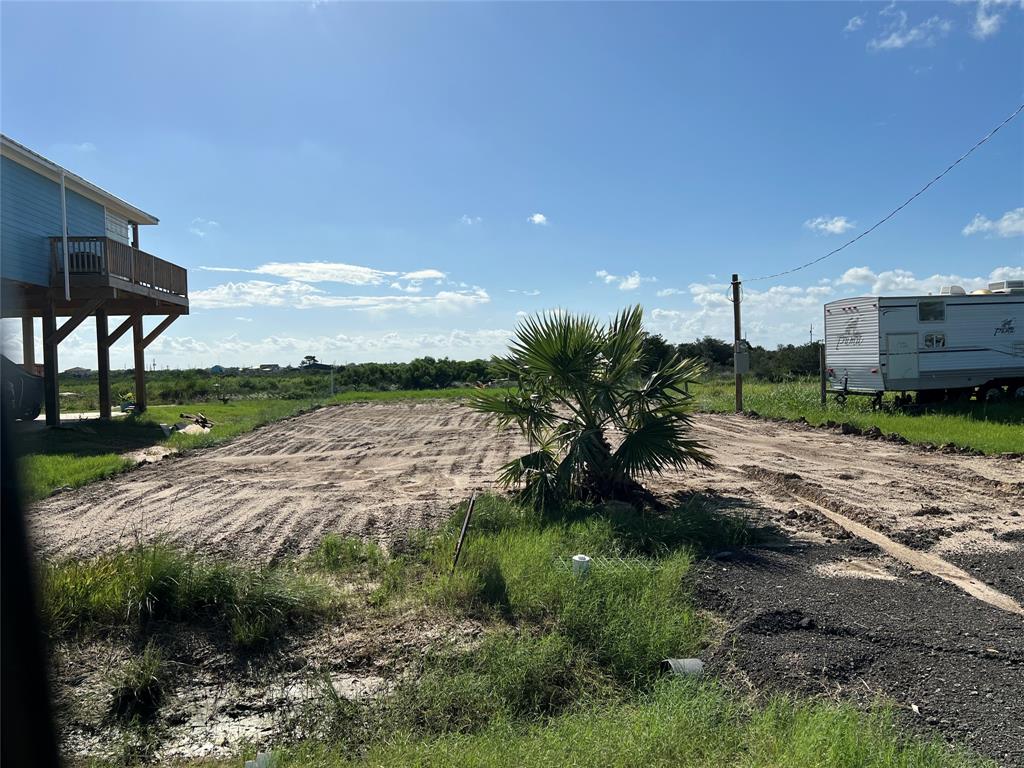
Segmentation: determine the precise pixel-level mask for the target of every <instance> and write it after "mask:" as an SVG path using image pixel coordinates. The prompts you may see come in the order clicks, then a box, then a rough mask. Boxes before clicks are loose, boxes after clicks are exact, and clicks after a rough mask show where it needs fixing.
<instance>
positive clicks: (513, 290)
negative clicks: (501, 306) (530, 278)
mask: <svg viewBox="0 0 1024 768" xmlns="http://www.w3.org/2000/svg"><path fill="white" fill-rule="evenodd" d="M508 292H509V293H518V294H521V295H523V296H540V291H538V290H537V289H536V288H534V289H533V290H530V291H521V290H519V289H518V288H509V289H508Z"/></svg>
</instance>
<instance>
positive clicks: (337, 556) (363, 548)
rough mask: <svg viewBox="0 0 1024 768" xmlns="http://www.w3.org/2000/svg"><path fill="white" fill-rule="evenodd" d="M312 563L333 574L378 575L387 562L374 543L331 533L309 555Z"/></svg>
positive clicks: (381, 551)
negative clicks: (361, 573) (362, 573)
mask: <svg viewBox="0 0 1024 768" xmlns="http://www.w3.org/2000/svg"><path fill="white" fill-rule="evenodd" d="M309 560H310V563H311V564H312V565H313V566H314V567H316V568H319V569H321V570H324V571H330V572H332V573H352V572H360V571H361V572H365V573H369V574H376V573H378V572H379V571H380V570H381V569H382V568H383V567H384V564H385V562H386V557H385V555H384V552H383V550H381V548H380V547H379V546H377V544H375V543H374V542H372V541H370V542H366V541H362V540H361V539H358V538H356V537H354V536H340V535H338V534H335V533H330V534H328V535H327V536H325V537H324V538H323V539H322V540H321V541H320V544H319V545H318V546H317V548H316V549H314V550H313V552H311V553H310V555H309Z"/></svg>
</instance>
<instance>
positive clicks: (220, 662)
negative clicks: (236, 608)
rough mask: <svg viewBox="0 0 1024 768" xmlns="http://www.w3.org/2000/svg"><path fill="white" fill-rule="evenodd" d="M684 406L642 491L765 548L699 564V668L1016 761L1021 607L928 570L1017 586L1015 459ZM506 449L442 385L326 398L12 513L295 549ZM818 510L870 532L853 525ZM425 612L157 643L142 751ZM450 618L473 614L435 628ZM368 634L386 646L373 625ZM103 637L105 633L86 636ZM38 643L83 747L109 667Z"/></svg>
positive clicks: (398, 653)
mask: <svg viewBox="0 0 1024 768" xmlns="http://www.w3.org/2000/svg"><path fill="white" fill-rule="evenodd" d="M696 421H697V426H698V428H699V430H700V433H701V434H702V435H703V436H705V437H706V441H707V443H708V446H709V448H710V450H711V451H712V453H713V455H714V457H715V459H716V460H717V461H718V462H719V466H718V468H717V469H715V470H711V471H701V472H686V473H684V472H679V473H672V474H670V475H668V476H666V477H664V478H661V479H659V480H658V481H657V482H655V483H653V487H652V489H653V490H654V491H656V492H657V493H658V494H659V495H661V496H663V497H668V496H670V495H672V494H674V493H681V494H684V495H689V494H692V493H694V492H700V493H703V494H706V495H707V496H709V497H710V498H712V499H714V500H716V501H717V503H718V504H719V506H720V507H722V508H724V509H727V510H728V509H731V510H733V511H735V512H737V513H740V514H743V515H745V516H746V517H748V518H750V519H752V520H753V521H754V522H755V523H756V524H758V525H762V526H766V527H768V528H770V529H773V530H774V531H775V533H776V535H774V536H773V537H772V539H771V542H769V544H768V545H767V546H761V547H757V548H750V549H746V550H739V551H736V552H721V553H717V554H715V555H714V557H711V558H709V559H708V560H707V561H706V562H705V563H704V564H703V565H702V566H701V567H700V568H699V575H698V578H697V585H696V587H697V590H696V591H697V596H698V598H699V599H700V600H701V602H702V603H703V604H704V605H706V606H707V607H709V608H711V609H713V610H715V611H717V612H718V613H719V614H721V615H722V616H724V617H725V619H726V622H727V624H728V629H727V631H726V636H725V638H724V639H723V641H722V642H721V643H719V644H718V645H717V646H716V647H715V648H713V649H708V651H707V653H706V656H707V659H708V661H709V664H710V665H711V669H713V670H714V671H715V672H716V673H718V674H721V675H723V676H724V677H725V678H726V679H731V680H732V681H733V682H734V683H735V684H737V685H739V686H741V687H745V686H750V687H751V688H752V689H753V690H757V691H761V690H766V689H768V690H770V689H773V688H781V689H783V690H790V691H792V690H795V691H799V692H801V693H811V694H816V695H823V696H828V697H836V698H844V699H850V698H853V699H855V700H862V701H865V702H871V701H874V700H876V698H877V697H879V696H881V697H883V698H885V699H887V700H889V701H892V702H894V703H895V705H896V707H897V709H898V711H900V712H901V713H903V717H904V718H905V719H906V721H907V722H908V723H909V724H910V725H911V726H912V727H917V728H920V729H922V730H924V731H926V732H929V733H931V734H932V735H935V734H939V735H942V736H944V737H947V738H950V739H953V740H955V741H956V742H958V743H961V744H963V743H966V744H968V745H970V746H972V747H974V748H976V749H978V750H979V751H980V752H982V753H983V754H987V755H989V756H991V757H994V758H995V759H996V760H997V761H999V762H1000V763H1001V764H1004V765H1024V622H1022V620H1021V617H1020V616H1019V615H1016V614H1015V613H1013V612H1012V611H1009V610H1005V609H1000V608H998V607H994V606H993V604H992V603H991V602H985V601H984V600H982V599H979V598H978V596H977V595H972V594H971V593H970V591H969V590H965V588H964V586H963V585H962V584H957V583H955V582H951V581H948V580H942V579H940V578H938V577H937V576H935V575H933V573H930V572H929V570H928V568H929V567H931V566H934V564H935V563H936V562H939V563H940V564H949V565H950V566H951V567H950V568H949V569H947V570H953V571H956V570H958V569H962V570H963V571H965V572H966V573H967V574H968V575H969V576H970V577H971V578H973V579H975V580H977V581H978V582H979V583H981V584H984V585H987V586H988V587H990V588H992V589H993V590H998V591H999V593H1000V594H1002V595H1004V596H1006V597H1007V598H1008V599H1010V600H1011V601H1016V602H1017V603H1018V604H1021V603H1024V518H1022V517H1021V514H1022V511H1024V463H1022V462H1021V461H1020V460H1012V459H1003V458H985V457H970V456H962V455H949V454H943V453H939V452H926V451H923V450H920V449H915V448H912V447H908V446H903V445H896V444H892V443H886V442H882V441H873V440H869V439H867V438H864V437H860V436H852V435H850V436H846V435H842V434H840V433H839V432H838V431H829V430H821V429H812V428H810V427H799V426H794V425H787V424H779V423H772V422H766V421H759V420H751V419H747V418H742V417H735V416H725V415H700V416H698V417H697V418H696ZM518 447H519V444H518V441H517V438H515V437H514V436H513V435H511V434H508V433H506V434H498V433H497V432H496V431H495V430H494V429H493V428H491V427H489V426H488V425H487V424H486V422H485V421H484V420H483V419H482V418H481V417H479V416H477V415H475V414H472V413H470V412H469V411H467V410H466V409H465V408H464V407H462V406H460V405H459V404H457V403H451V402H443V401H433V402H426V401H423V402H415V403H411V402H410V403H386V404H382V403H374V404H353V405H344V406H336V407H332V408H328V409H322V410H319V411H315V412H313V413H309V414H306V415H303V416H300V417H296V418H294V419H290V420H288V421H284V422H279V423H277V424H273V425H270V426H267V427H265V428H263V429H261V430H258V431H256V432H254V433H252V434H249V435H246V436H244V437H241V438H239V439H238V440H235V441H233V442H232V443H230V444H227V445H224V446H221V447H218V448H215V449H212V450H209V451H205V452H202V453H197V454H194V455H190V456H189V455H186V456H180V457H169V458H168V459H165V460H164V461H161V462H160V463H158V464H153V465H149V466H144V467H142V468H140V469H138V470H136V471H133V472H131V473H128V474H126V475H122V476H119V477H116V478H114V479H111V480H109V481H105V482H103V483H98V484H95V485H92V486H88V487H86V488H83V489H80V490H77V491H72V492H67V493H62V494H59V495H57V496H54V497H52V498H50V499H47V500H45V501H43V502H40V503H37V504H36V505H34V507H33V509H32V510H31V513H30V522H31V525H32V527H33V529H34V532H35V536H36V539H37V541H36V543H37V546H38V547H40V548H41V549H42V550H44V551H46V552H48V553H51V554H60V555H68V554H89V553H94V552H98V551H102V550H106V549H110V548H113V547H115V546H118V545H121V544H126V543H131V542H133V541H135V540H136V539H137V538H138V539H150V538H153V537H166V538H169V539H171V540H173V541H176V542H179V543H181V544H183V545H185V546H190V547H191V546H195V547H197V548H200V549H202V550H204V551H213V552H220V553H226V554H229V555H231V556H234V557H238V558H242V559H250V560H267V559H271V558H274V557H278V556H281V555H284V554H288V553H291V552H298V551H304V550H307V549H309V548H311V547H313V546H315V544H316V543H317V542H318V541H319V539H320V538H321V537H322V536H323V535H324V534H325V533H328V532H333V531H344V532H350V533H354V534H358V535H361V536H364V537H367V538H373V539H376V540H378V541H381V542H383V543H385V544H387V543H388V542H389V541H394V540H396V539H400V538H402V537H403V536H404V535H405V533H406V532H407V531H409V530H410V529H414V528H419V527H424V526H432V525H436V524H438V523H439V522H441V521H442V520H443V519H444V518H445V517H446V516H447V514H448V513H449V511H450V508H451V505H452V504H453V503H454V502H456V501H458V500H460V499H463V498H465V497H466V496H468V495H469V493H470V492H471V491H472V490H484V489H487V488H491V487H493V486H492V484H493V477H494V474H495V469H496V468H497V467H498V466H500V465H501V464H502V463H503V462H504V461H506V460H507V459H508V458H509V456H510V455H511V454H512V453H513V451H515V450H516V449H517V448H518ZM794 493H795V494H797V495H798V496H799V497H800V498H802V499H804V500H813V501H811V502H807V501H805V502H801V501H800V500H798V499H797V498H795V497H794ZM826 508H827V510H832V511H834V512H836V513H837V515H836V516H834V517H832V518H830V517H829V516H828V515H825V514H823V512H822V509H826ZM837 519H845V520H848V521H854V522H855V523H857V524H859V525H861V526H867V527H868V528H870V530H871V532H875V533H877V534H878V535H879V536H872V540H865V538H863V537H862V536H857V535H854V534H851V532H850V531H849V530H847V529H846V528H844V527H842V526H841V525H840V524H837V522H836V520H837ZM879 537H881V538H879ZM879 542H881V544H879ZM887 542H895V543H897V544H899V545H901V546H899V547H895V548H893V547H890V546H888V545H887V544H886V543H887ZM915 552H916V553H920V554H922V555H927V557H922V558H918V559H916V560H915V559H914V558H913V556H912V555H913V553H915ZM894 553H895V554H894ZM908 553H910V554H909V555H908ZM908 558H909V559H908ZM922 564H923V566H924V567H922ZM953 566H955V567H953ZM940 570H941V569H940ZM363 629H365V630H366V631H363ZM436 629H437V628H436V627H422V628H420V630H418V631H417V632H414V633H412V634H410V631H409V628H408V627H403V628H402V629H401V630H396V631H392V629H389V628H387V627H383V626H374V627H369V628H362V629H361V628H360V627H359V625H358V622H356V623H355V624H353V625H352V626H350V627H348V629H347V630H346V632H345V634H344V636H343V637H342V639H338V637H337V633H336V632H335V631H334V630H333V629H330V630H324V632H323V633H320V634H318V635H315V636H314V637H311V638H307V637H300V638H294V639H290V640H289V641H288V642H289V643H290V646H289V647H287V648H285V649H282V650H281V652H280V653H279V654H278V656H276V657H275V658H277V659H278V662H277V663H278V666H280V669H277V668H271V667H272V666H273V665H271V667H266V666H265V665H261V666H260V667H259V668H256V667H254V668H253V669H252V670H247V671H245V672H244V673H243V672H241V671H240V670H239V669H238V668H237V667H235V666H233V664H234V662H233V661H232V660H231V657H230V655H229V654H226V653H224V652H222V651H218V650H215V649H214V650H205V651H202V652H199V651H197V650H196V649H195V648H193V647H191V646H190V647H189V648H187V649H184V650H182V652H181V653H180V654H179V653H177V652H176V653H175V654H172V655H174V656H175V657H178V656H181V657H183V658H195V659H196V661H195V662H193V663H195V664H196V667H195V669H197V670H199V671H197V672H196V673H195V675H198V677H195V675H193V674H189V675H182V677H181V680H180V681H179V683H178V687H177V690H176V693H175V699H174V703H173V705H172V706H171V715H170V716H168V721H167V727H168V731H167V741H166V742H165V744H164V746H165V749H168V750H169V752H168V754H170V753H174V754H202V753H222V752H223V753H226V752H229V751H230V749H231V748H233V747H234V746H235V745H236V744H237V742H238V740H239V739H252V740H255V741H257V742H259V741H261V740H263V739H265V738H268V736H269V734H272V733H276V732H278V731H279V728H280V723H278V722H277V721H278V720H280V718H281V717H283V716H284V715H283V714H282V713H284V712H288V711H291V710H294V709H295V707H296V706H299V705H300V704H301V702H302V701H303V700H304V699H305V697H306V695H307V692H308V690H309V685H310V683H309V681H310V680H314V682H315V680H319V679H320V678H321V673H322V672H324V671H325V669H324V668H322V667H323V665H324V664H327V665H328V668H327V669H326V671H327V672H328V673H329V677H330V680H331V684H332V685H334V686H335V687H336V688H337V687H339V686H340V687H341V688H342V689H344V690H343V691H341V693H342V695H349V694H351V696H352V697H353V698H358V697H359V696H364V695H373V694H374V692H375V691H378V690H382V689H386V687H387V685H388V681H393V680H394V679H395V676H396V675H397V674H400V670H401V669H402V668H403V666H404V665H405V663H406V662H405V661H403V659H406V660H407V659H408V658H409V655H410V654H414V653H415V652H416V648H405V647H404V646H402V647H401V648H399V647H398V646H401V643H398V641H399V640H401V641H402V642H404V643H406V644H408V642H409V638H410V637H414V638H415V637H419V634H423V633H427V634H425V635H424V637H427V635H428V634H430V632H434V631H435V630H436ZM464 631H469V632H471V633H475V632H477V631H478V628H476V627H469V628H464V627H449V628H446V629H445V631H443V632H441V636H448V637H450V636H452V634H453V633H454V635H455V636H458V635H460V634H461V633H462V632H464ZM174 637H175V636H174V635H173V634H171V635H169V636H168V638H167V642H168V643H170V644H173V643H174V642H176V641H175V639H174ZM324 638H327V639H324ZM361 638H362V639H361ZM365 638H374V640H373V643H371V644H370V645H366V643H365V642H364V641H365ZM403 638H404V639H403ZM428 639H430V638H428ZM434 639H435V640H436V639H437V638H434ZM392 640H394V641H395V642H396V643H398V646H396V647H395V648H391V647H390V646H388V647H386V648H384V649H383V650H381V649H380V648H377V647H376V645H377V644H380V643H385V645H386V644H387V643H388V642H391V641H392ZM181 642H185V641H181ZM367 642H368V641H367ZM412 642H413V645H417V644H418V643H419V640H416V639H414V640H413V641H412ZM424 642H425V644H429V643H426V641H424ZM339 643H340V645H339ZM199 645H200V646H201V645H202V643H200V644H199ZM291 646H294V648H293V647H291ZM321 646H322V647H321ZM371 646H372V647H371ZM382 647H383V646H382ZM417 647H419V646H418V645H417ZM200 650H201V649H200ZM127 652H128V650H127V649H126V648H123V647H121V646H120V645H117V646H116V647H115V648H112V649H111V650H110V652H109V653H108V655H112V656H117V657H118V658H120V657H121V656H122V655H124V654H125V653H127ZM62 653H63V654H64V656H63V658H62V662H63V663H62V668H63V671H62V672H60V673H59V674H58V678H59V682H58V690H59V691H61V694H60V695H61V699H62V701H63V704H62V710H63V713H62V718H61V719H62V721H63V722H64V723H65V725H66V729H65V731H64V733H65V737H66V738H67V744H68V746H69V747H70V748H71V750H72V751H73V752H79V753H89V752H91V751H92V750H93V749H94V748H95V745H96V744H97V740H98V739H99V740H103V739H105V738H106V736H105V735H104V734H106V731H104V730H103V729H102V728H100V729H99V730H97V728H98V726H97V725H96V724H95V722H94V721H95V718H94V716H93V715H94V714H95V709H96V706H98V704H97V701H98V700H97V699H95V696H102V693H101V692H102V691H103V690H104V689H103V686H102V683H101V678H102V675H103V674H104V672H103V670H104V669H105V668H107V667H109V666H110V665H109V664H107V663H105V662H104V663H101V661H102V659H100V657H103V656H104V654H102V653H99V654H98V655H97V653H96V651H95V649H94V648H93V647H92V645H91V644H87V645H85V646H83V647H81V648H76V647H75V646H71V647H68V648H66V649H64V650H63V652H62ZM94 656H95V658H96V659H100V661H95V662H88V659H90V658H92V657H94ZM207 657H209V658H207ZM349 657H351V658H349ZM204 659H205V660H204ZM211 659H212V661H211ZM339 659H348V661H346V662H345V663H341V662H340V661H338V660H339ZM332 660H334V661H332ZM214 662H216V663H214ZM335 662H337V663H335ZM211 665H212V666H211ZM221 667H223V670H224V671H225V672H224V674H221V673H220V672H218V669H220V668H221ZM183 668H184V667H183ZM191 668H192V667H191V666H189V669H191ZM310 669H313V670H316V674H315V675H313V676H312V677H311V676H310V673H309V671H308V670H310ZM193 677H195V679H191V678H193ZM93 678H95V681H94V682H93V683H89V682H88V681H89V680H92V679H93ZM186 679H188V680H187V682H186ZM225 680H229V681H233V682H232V683H231V685H233V686H234V687H231V686H228V688H225V685H226V683H225ZM349 689H351V690H349ZM357 689H358V690H357ZM88 690H92V691H94V695H93V698H90V697H89V695H86V694H85V692H86V691H88ZM90 713H92V714H90ZM172 720H173V722H171V721H172ZM107 735H109V734H107Z"/></svg>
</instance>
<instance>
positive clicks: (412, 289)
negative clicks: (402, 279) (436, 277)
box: [391, 283, 423, 293]
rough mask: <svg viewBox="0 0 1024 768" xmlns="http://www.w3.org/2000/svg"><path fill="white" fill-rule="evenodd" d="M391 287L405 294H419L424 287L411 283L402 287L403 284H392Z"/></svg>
mask: <svg viewBox="0 0 1024 768" xmlns="http://www.w3.org/2000/svg"><path fill="white" fill-rule="evenodd" d="M391 287H392V288H394V289H395V290H396V291H404V292H405V293H419V292H420V291H422V290H423V286H422V285H420V284H419V283H409V284H407V285H402V284H401V283H392V284H391Z"/></svg>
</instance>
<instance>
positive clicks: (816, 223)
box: [804, 216, 857, 235]
mask: <svg viewBox="0 0 1024 768" xmlns="http://www.w3.org/2000/svg"><path fill="white" fill-rule="evenodd" d="M856 226H857V222H855V221H850V220H849V219H847V218H846V217H845V216H833V217H832V218H829V217H827V216H819V217H818V218H816V219H808V220H807V221H805V222H804V227H805V228H807V229H809V230H811V231H813V232H817V233H818V234H819V235H841V234H843V233H844V232H849V231H850V230H851V229H853V228H854V227H856Z"/></svg>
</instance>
